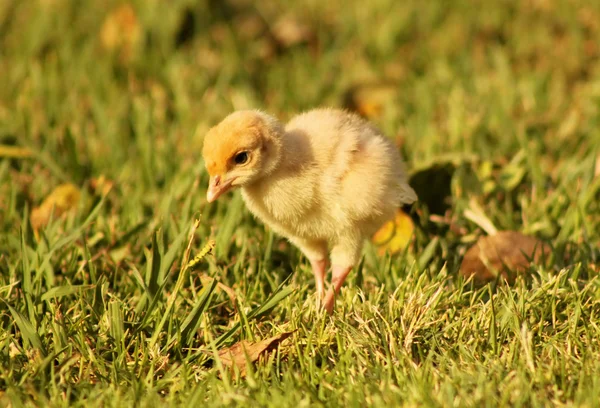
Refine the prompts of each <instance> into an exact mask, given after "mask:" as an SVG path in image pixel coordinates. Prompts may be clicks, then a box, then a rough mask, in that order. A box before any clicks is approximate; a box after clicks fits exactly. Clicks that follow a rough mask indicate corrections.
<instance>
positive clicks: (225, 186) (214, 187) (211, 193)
mask: <svg viewBox="0 0 600 408" xmlns="http://www.w3.org/2000/svg"><path fill="white" fill-rule="evenodd" d="M234 180H235V178H231V179H229V180H226V181H223V180H222V179H221V176H212V177H211V178H210V182H209V184H208V191H207V192H206V200H207V201H208V202H209V203H212V202H213V201H215V200H216V199H217V198H219V197H220V196H221V194H223V193H226V192H228V191H229V190H230V189H231V183H233V181H234Z"/></svg>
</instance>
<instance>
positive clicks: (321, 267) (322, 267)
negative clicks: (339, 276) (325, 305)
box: [309, 259, 327, 301]
mask: <svg viewBox="0 0 600 408" xmlns="http://www.w3.org/2000/svg"><path fill="white" fill-rule="evenodd" d="M309 261H310V266H311V267H312V270H313V274H314V275H315V286H316V288H317V298H318V299H319V301H320V300H321V299H323V295H325V271H326V269H327V259H310V260H309Z"/></svg>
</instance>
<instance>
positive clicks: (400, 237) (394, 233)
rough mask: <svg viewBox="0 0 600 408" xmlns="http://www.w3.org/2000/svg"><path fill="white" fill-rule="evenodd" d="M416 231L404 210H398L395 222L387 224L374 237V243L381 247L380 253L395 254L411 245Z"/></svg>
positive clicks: (391, 221)
mask: <svg viewBox="0 0 600 408" xmlns="http://www.w3.org/2000/svg"><path fill="white" fill-rule="evenodd" d="M414 229H415V226H414V223H413V220H412V218H410V217H409V216H408V215H407V214H406V213H404V212H403V211H402V210H398V212H397V213H396V216H395V217H394V219H393V220H390V221H388V222H386V223H385V224H384V225H383V226H382V227H381V228H380V229H379V231H377V232H376V233H375V235H373V238H372V241H373V243H374V244H375V245H376V246H378V247H379V250H378V253H379V254H380V255H383V254H384V253H385V252H389V253H391V254H395V253H398V252H401V251H402V250H404V249H405V248H406V247H407V245H408V244H409V243H410V240H411V238H412V234H413V231H414Z"/></svg>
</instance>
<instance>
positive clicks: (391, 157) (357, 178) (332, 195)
mask: <svg viewBox="0 0 600 408" xmlns="http://www.w3.org/2000/svg"><path fill="white" fill-rule="evenodd" d="M202 154H203V156H204V161H205V165H206V168H207V170H208V173H209V174H210V184H209V187H208V192H207V196H206V198H207V200H208V202H213V201H215V200H216V199H217V198H218V197H219V196H221V195H222V194H223V193H225V192H226V191H229V190H230V189H232V188H235V187H241V191H242V197H243V199H244V201H245V203H246V206H247V207H248V209H249V210H250V211H251V212H252V213H253V214H254V215H255V216H256V217H258V218H259V219H261V220H262V221H263V222H264V223H266V224H268V225H269V226H270V227H271V228H272V229H273V230H274V231H275V232H276V233H278V234H280V235H282V236H284V237H286V238H287V239H288V240H289V241H290V242H291V243H292V244H294V245H295V246H297V247H298V248H299V249H300V251H302V253H304V255H305V256H306V257H307V258H308V260H309V262H310V264H311V267H312V270H313V273H314V276H315V281H316V290H317V293H318V298H319V299H321V301H322V302H323V303H322V304H323V306H324V308H325V309H326V310H327V311H328V312H329V313H330V314H331V313H332V311H333V308H334V302H335V296H336V295H337V294H338V293H339V291H340V288H341V287H342V285H343V283H344V281H345V280H346V277H347V276H348V274H349V272H350V271H351V269H352V268H353V266H354V265H356V263H357V262H358V260H359V258H360V256H361V251H362V246H363V243H364V240H365V238H367V237H369V236H370V235H372V234H373V233H374V232H375V231H377V229H379V227H381V225H382V224H383V223H384V222H385V221H387V220H388V219H390V218H392V217H393V216H394V213H395V211H396V209H397V208H398V206H400V205H401V204H410V203H413V202H414V201H416V200H417V195H416V194H415V192H414V190H413V189H412V188H411V187H410V186H409V185H408V179H407V175H406V171H405V167H404V163H403V161H402V159H401V157H400V154H399V152H398V150H397V149H396V148H395V147H394V145H393V144H392V143H391V142H390V141H389V140H388V139H387V138H386V137H385V136H383V135H382V134H381V132H379V131H378V130H377V129H376V128H375V127H374V126H372V125H371V124H370V123H369V122H367V121H366V120H364V119H362V118H361V117H359V116H357V115H355V114H352V113H349V112H346V111H342V110H337V109H315V110H311V111H308V112H305V113H302V114H300V115H298V116H296V117H294V118H293V119H292V120H290V121H289V122H288V123H287V125H285V126H284V125H283V124H282V123H281V122H279V121H278V120H277V119H276V118H274V117H272V116H270V115H268V114H266V113H263V112H260V111H255V110H244V111H237V112H234V113H232V114H230V115H229V116H227V117H226V118H225V119H224V120H223V121H222V122H221V123H219V124H218V125H216V126H215V127H213V128H212V129H210V130H209V132H208V133H207V135H206V137H205V139H204V146H203V152H202ZM328 252H329V255H330V258H331V264H332V279H331V287H330V288H328V290H327V292H326V288H325V274H326V270H327V264H328V263H327V260H328Z"/></svg>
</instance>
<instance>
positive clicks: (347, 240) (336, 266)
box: [323, 232, 362, 314]
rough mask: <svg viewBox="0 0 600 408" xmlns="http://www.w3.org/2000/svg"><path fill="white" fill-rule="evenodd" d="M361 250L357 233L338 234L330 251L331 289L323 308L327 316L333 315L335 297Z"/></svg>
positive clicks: (360, 240) (359, 237)
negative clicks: (338, 236) (337, 239)
mask: <svg viewBox="0 0 600 408" xmlns="http://www.w3.org/2000/svg"><path fill="white" fill-rule="evenodd" d="M361 249H362V238H361V236H360V234H358V233H352V232H348V233H346V234H340V239H339V241H338V243H337V244H335V245H334V246H333V248H332V250H331V263H332V264H333V267H332V272H331V275H332V276H331V287H330V288H329V290H328V291H327V295H326V296H325V300H324V303H323V306H324V308H325V310H327V312H328V313H329V314H332V313H333V308H334V304H335V297H336V296H337V294H338V293H339V292H340V289H341V288H342V285H343V284H344V281H345V280H346V278H347V277H348V274H349V273H350V271H351V270H352V267H353V266H354V265H355V264H356V262H357V261H358V258H359V257H360V251H361Z"/></svg>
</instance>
